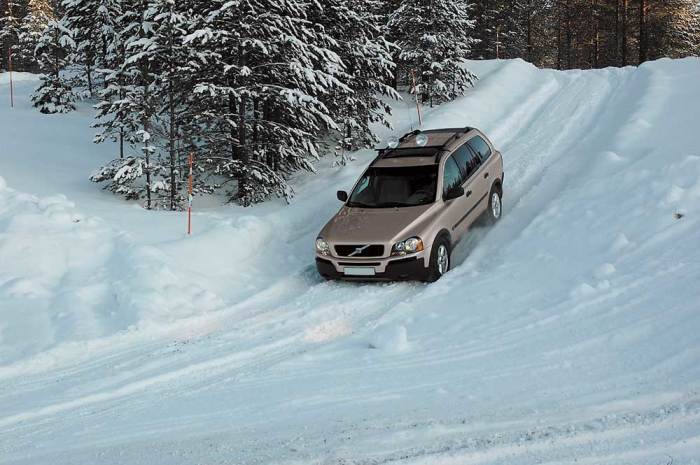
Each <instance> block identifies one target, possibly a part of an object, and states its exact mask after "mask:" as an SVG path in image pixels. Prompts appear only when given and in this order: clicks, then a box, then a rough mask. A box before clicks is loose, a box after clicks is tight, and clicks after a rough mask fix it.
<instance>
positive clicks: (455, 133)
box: [377, 127, 473, 161]
mask: <svg viewBox="0 0 700 465" xmlns="http://www.w3.org/2000/svg"><path fill="white" fill-rule="evenodd" d="M472 129H473V128H470V127H464V128H444V129H427V130H424V131H421V130H415V131H411V132H409V133H406V134H404V135H403V136H401V138H400V139H399V147H394V148H390V147H386V148H383V149H378V150H377V151H378V152H379V156H378V157H377V158H378V159H382V158H394V157H420V156H423V157H434V156H437V159H436V161H440V154H441V152H443V151H444V150H445V147H447V146H448V145H449V144H451V143H452V142H454V141H455V140H456V139H458V138H459V137H461V136H462V135H464V134H466V133H467V132H469V131H471V130H472ZM420 133H423V134H442V133H452V135H451V136H450V137H449V138H448V139H447V140H446V141H444V142H443V143H442V144H439V145H427V146H424V147H400V145H401V143H402V142H406V141H407V140H408V139H409V138H410V137H412V136H417V135H418V134H420Z"/></svg>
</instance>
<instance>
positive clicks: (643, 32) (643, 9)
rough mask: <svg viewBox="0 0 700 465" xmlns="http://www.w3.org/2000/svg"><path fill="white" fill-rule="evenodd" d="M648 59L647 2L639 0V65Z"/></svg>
mask: <svg viewBox="0 0 700 465" xmlns="http://www.w3.org/2000/svg"><path fill="white" fill-rule="evenodd" d="M647 59H648V58H647V2H646V0H639V64H640V65H641V64H642V63H644V62H645V61H647Z"/></svg>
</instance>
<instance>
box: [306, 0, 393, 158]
mask: <svg viewBox="0 0 700 465" xmlns="http://www.w3.org/2000/svg"><path fill="white" fill-rule="evenodd" d="M373 6H374V5H372V3H371V2H365V1H363V0H320V1H319V2H318V3H317V4H315V5H313V6H312V9H311V12H310V13H311V16H310V18H309V19H310V20H311V21H313V22H314V23H315V24H318V25H321V26H323V29H324V32H325V33H326V34H327V35H328V37H330V38H331V41H330V42H329V43H328V44H326V46H327V47H328V48H329V49H330V50H332V51H333V52H335V53H336V54H337V55H338V56H339V57H340V58H341V60H342V62H343V65H344V70H342V71H341V70H328V71H329V72H333V73H338V75H339V78H340V79H341V80H342V81H343V82H344V83H345V84H347V86H348V87H349V88H350V91H349V92H348V91H347V90H345V89H343V88H340V87H339V88H337V89H336V90H335V91H334V92H332V93H330V94H328V96H327V97H325V98H323V101H324V103H325V104H326V106H327V107H328V108H329V110H330V111H331V113H332V115H333V118H334V120H335V121H336V122H337V123H338V125H339V127H340V128H341V133H340V141H339V144H338V153H339V155H340V156H339V163H340V164H345V163H346V161H347V160H346V154H347V153H348V152H349V151H351V150H356V149H357V148H360V147H368V146H372V145H374V144H375V143H376V138H375V136H374V134H373V133H372V130H371V129H370V125H371V124H383V125H385V126H387V127H390V125H389V123H388V121H387V119H386V115H387V114H389V112H390V106H389V103H388V101H389V100H390V99H400V98H401V97H400V95H399V94H398V93H397V92H396V91H395V90H394V89H393V88H392V87H390V86H389V85H387V83H388V82H391V79H392V77H393V74H394V67H395V65H394V63H393V61H392V56H391V54H392V52H393V50H392V45H391V44H390V43H389V42H387V41H386V40H385V39H384V38H383V37H382V35H381V32H382V31H381V27H380V24H381V23H380V21H381V17H380V15H379V14H377V12H376V9H374V8H372V7H373Z"/></svg>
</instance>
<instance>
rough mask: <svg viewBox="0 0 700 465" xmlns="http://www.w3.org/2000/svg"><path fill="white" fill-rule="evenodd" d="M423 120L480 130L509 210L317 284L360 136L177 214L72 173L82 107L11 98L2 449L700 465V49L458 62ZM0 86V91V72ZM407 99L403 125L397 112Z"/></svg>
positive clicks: (27, 453) (98, 154) (98, 151)
mask: <svg viewBox="0 0 700 465" xmlns="http://www.w3.org/2000/svg"><path fill="white" fill-rule="evenodd" d="M469 66H470V67H472V68H473V69H474V70H475V71H476V72H477V73H478V74H479V76H480V77H481V80H480V81H479V83H478V84H477V87H476V88H475V89H474V90H472V91H470V92H469V93H468V95H466V96H465V97H463V98H461V99H459V100H457V101H454V102H452V103H449V104H446V105H443V106H440V107H437V108H433V109H427V108H426V109H425V110H426V125H427V126H428V127H439V126H462V125H464V126H466V125H472V126H476V127H479V128H481V129H482V130H484V131H485V132H486V133H487V134H488V135H489V136H490V137H491V138H492V139H493V140H494V142H495V144H496V145H497V146H498V147H499V148H500V149H501V150H502V152H503V157H504V162H505V196H504V202H505V211H504V218H503V220H502V221H501V222H500V223H499V224H498V225H497V226H495V227H494V228H492V229H490V230H479V229H477V230H474V231H473V232H472V235H471V236H470V238H469V240H467V241H466V243H465V244H463V245H461V246H460V248H458V250H456V251H455V259H456V262H457V266H456V268H455V269H454V270H453V271H452V272H451V273H449V274H448V275H447V276H446V277H445V278H444V279H442V280H441V281H440V282H438V283H436V284H433V285H430V286H426V285H423V284H417V283H396V284H386V285H379V284H377V285H358V284H347V283H329V282H322V281H321V280H320V279H319V278H318V277H317V276H316V274H315V271H314V268H313V263H312V261H313V249H312V247H313V240H314V238H315V234H316V232H317V231H318V230H319V228H320V227H321V226H322V224H323V223H324V222H325V220H326V219H327V218H328V217H329V216H330V215H331V214H332V213H333V212H334V211H335V210H336V209H337V208H338V205H337V203H336V201H335V196H334V191H335V190H337V189H347V188H349V187H350V186H351V184H352V182H353V181H354V179H355V177H356V176H357V175H358V174H359V173H360V172H361V170H362V169H363V167H364V166H365V165H366V164H367V163H368V162H369V160H370V159H371V157H372V153H371V152H370V151H361V152H358V153H357V154H356V155H355V157H356V158H357V161H356V162H353V163H352V164H351V165H350V166H347V167H344V168H333V167H331V166H330V165H331V163H330V161H324V162H323V163H322V164H321V166H319V170H320V173H319V175H314V176H306V175H302V176H299V178H298V179H296V180H295V181H294V183H295V190H296V191H297V193H298V196H297V198H296V199H295V200H294V201H293V203H292V205H291V206H289V207H287V206H284V205H283V204H282V203H281V202H272V203H268V204H266V205H262V206H259V207H255V208H252V209H242V208H232V207H217V206H213V205H208V206H205V207H204V208H202V205H201V201H200V204H199V205H197V207H199V209H198V210H197V212H198V213H197V215H196V216H195V219H194V221H195V235H194V236H193V237H190V238H187V237H184V235H183V228H184V218H183V217H182V215H179V214H171V213H150V212H145V211H143V210H141V209H140V208H138V207H136V206H133V205H128V204H122V203H119V201H118V200H116V199H114V198H112V197H110V196H109V194H107V193H104V192H100V191H96V190H95V188H94V186H93V185H91V184H90V182H89V181H88V179H87V178H88V175H89V173H90V171H91V170H92V168H94V166H97V165H98V164H99V163H100V162H102V161H105V160H107V159H109V158H110V154H109V150H110V148H109V147H94V146H93V145H92V144H90V142H89V141H90V139H91V136H90V130H89V129H88V122H89V110H88V109H86V108H83V109H81V110H80V112H79V113H76V114H72V115H69V116H53V117H46V116H41V115H39V114H38V113H36V112H34V111H32V110H31V109H30V108H29V103H28V94H29V92H30V90H31V88H32V86H33V85H35V82H34V81H32V80H31V79H30V78H28V77H26V79H25V80H23V81H20V82H18V85H17V87H18V94H19V96H18V98H19V105H18V108H16V109H15V110H14V111H10V110H9V108H2V109H0V123H2V124H1V125H0V127H1V128H2V129H0V131H2V132H1V134H2V136H3V137H2V139H3V153H2V157H0V176H2V178H4V181H0V263H1V264H2V266H1V267H0V430H1V431H2V435H0V463H2V464H38V463H52V464H56V463H66V464H68V463H70V464H76V463H84V464H100V463H128V464H159V463H162V464H178V463H182V464H192V463H232V464H233V463H235V464H254V463H255V464H257V463H276V464H280V463H289V464H292V463H294V464H300V463H318V464H321V463H328V464H330V463H387V462H400V463H411V464H438V463H439V464H462V463H490V464H520V463H534V462H540V463H543V462H548V463H570V462H574V461H577V463H591V464H608V463H610V464H613V463H614V464H619V463H635V464H647V463H648V464H659V463H667V462H668V461H669V457H672V458H673V460H674V461H675V462H674V463H695V462H693V460H696V461H697V459H698V457H700V394H699V393H698V388H699V387H700V363H698V361H699V360H700V285H699V284H698V283H700V248H698V244H700V148H699V147H700V144H699V143H698V142H699V141H698V133H697V124H698V121H700V60H698V59H685V60H678V61H671V60H661V61H658V62H652V63H647V64H645V65H643V66H641V67H639V68H624V69H604V70H595V71H570V72H556V71H550V70H538V69H536V68H534V67H533V66H531V65H529V64H526V63H525V62H523V61H520V60H515V61H490V62H488V61H487V62H473V63H469ZM5 83H6V81H5V80H3V79H0V90H2V91H3V92H4V90H5V89H6V84H5ZM412 121H413V116H412V112H411V106H410V104H409V103H408V102H406V103H404V104H397V106H396V111H395V116H394V122H395V125H396V127H397V132H403V131H406V130H408V129H410V128H411V125H412Z"/></svg>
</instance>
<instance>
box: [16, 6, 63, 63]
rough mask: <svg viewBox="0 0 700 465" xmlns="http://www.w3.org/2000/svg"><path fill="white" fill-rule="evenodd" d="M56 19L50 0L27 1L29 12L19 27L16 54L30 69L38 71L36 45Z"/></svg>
mask: <svg viewBox="0 0 700 465" xmlns="http://www.w3.org/2000/svg"><path fill="white" fill-rule="evenodd" d="M55 19H56V18H55V15H54V11H53V7H52V6H51V3H50V2H49V0H29V2H28V3H27V14H26V15H25V16H24V18H23V19H22V23H21V25H20V28H19V36H18V38H17V40H18V43H17V51H16V56H17V58H18V60H19V61H21V62H22V63H24V67H25V69H27V70H28V71H33V72H36V71H38V66H39V63H38V61H37V60H36V57H35V51H36V47H37V45H38V44H39V41H40V40H41V36H42V35H43V33H44V31H45V30H46V28H47V27H48V25H49V22H50V21H53V20H55Z"/></svg>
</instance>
